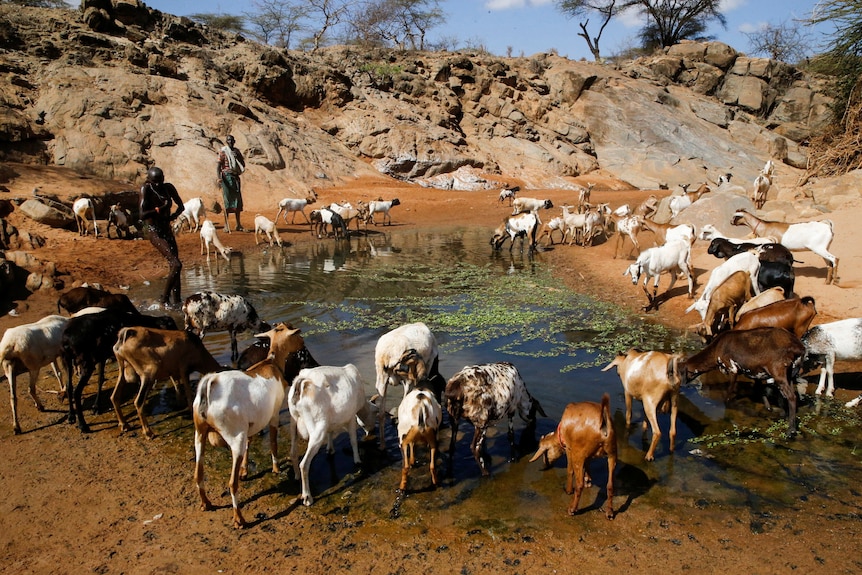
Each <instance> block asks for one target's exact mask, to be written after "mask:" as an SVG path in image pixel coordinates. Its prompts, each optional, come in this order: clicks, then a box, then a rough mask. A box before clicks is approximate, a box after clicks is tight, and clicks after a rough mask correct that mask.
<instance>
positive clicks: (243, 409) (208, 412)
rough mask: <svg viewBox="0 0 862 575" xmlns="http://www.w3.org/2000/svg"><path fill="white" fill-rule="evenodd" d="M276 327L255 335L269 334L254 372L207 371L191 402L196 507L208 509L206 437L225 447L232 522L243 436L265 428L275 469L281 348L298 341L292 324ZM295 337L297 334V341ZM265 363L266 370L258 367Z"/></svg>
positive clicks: (238, 519)
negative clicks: (228, 460) (265, 356)
mask: <svg viewBox="0 0 862 575" xmlns="http://www.w3.org/2000/svg"><path fill="white" fill-rule="evenodd" d="M281 327H282V326H277V327H276V328H275V329H272V330H270V331H268V332H266V333H262V334H259V335H258V337H268V338H269V339H270V354H269V357H268V359H266V360H264V361H262V362H260V363H258V364H256V365H255V366H252V368H250V369H249V371H254V370H255V368H258V373H266V374H267V375H249V374H247V373H245V372H242V371H238V370H232V371H221V372H217V373H209V374H207V375H205V376H204V377H202V378H201V380H200V383H199V384H198V390H197V394H196V396H195V401H194V405H193V407H192V415H193V417H194V424H195V485H196V486H197V488H198V494H199V495H200V498H201V509H202V510H204V511H208V510H210V509H212V507H213V506H212V503H210V500H209V499H208V498H207V495H206V489H205V486H204V450H205V448H206V441H207V440H209V443H210V444H212V445H214V446H221V447H230V452H231V459H232V465H231V473H230V483H229V485H230V497H231V501H232V503H233V526H234V527H235V528H241V527H245V525H246V523H245V519H244V518H243V516H242V513H241V512H240V510H239V501H238V499H237V491H238V490H239V480H240V478H241V477H245V476H246V474H247V464H248V440H249V437H251V436H253V435H255V434H256V433H258V432H260V431H262V430H263V429H264V428H266V427H267V426H268V427H269V436H270V456H271V459H272V471H273V473H278V471H279V470H278V456H277V452H276V447H277V438H278V419H279V413H280V411H281V407H282V405H283V404H284V392H285V388H286V387H287V383H288V382H286V381H284V379H283V374H282V372H281V366H282V365H284V363H283V361H284V360H283V358H284V357H286V353H285V352H286V350H287V349H289V348H290V347H291V346H296V345H300V344H301V345H303V346H304V343H302V341H301V338H300V336H299V335H298V334H299V330H298V329H279V328H281ZM297 338H300V339H299V340H298V341H297ZM264 367H267V368H269V369H263V368H264Z"/></svg>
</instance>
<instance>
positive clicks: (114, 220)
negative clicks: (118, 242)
mask: <svg viewBox="0 0 862 575" xmlns="http://www.w3.org/2000/svg"><path fill="white" fill-rule="evenodd" d="M131 221H132V216H131V215H129V212H127V211H126V210H125V209H123V206H121V205H120V204H113V205H111V207H110V209H109V210H108V225H107V229H106V230H105V237H106V238H109V239H110V237H111V226H114V228H115V229H116V230H117V238H118V239H119V238H128V237H129V236H131V234H132V232H131V229H130V228H129V226H130V225H131Z"/></svg>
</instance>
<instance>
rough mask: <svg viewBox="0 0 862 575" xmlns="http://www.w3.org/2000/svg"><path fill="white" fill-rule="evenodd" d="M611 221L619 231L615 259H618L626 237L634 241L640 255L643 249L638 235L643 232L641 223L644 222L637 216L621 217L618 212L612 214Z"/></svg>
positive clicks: (636, 250) (633, 243)
mask: <svg viewBox="0 0 862 575" xmlns="http://www.w3.org/2000/svg"><path fill="white" fill-rule="evenodd" d="M611 220H612V221H613V222H614V227H615V228H616V229H617V244H616V246H614V259H617V255H618V254H619V250H620V246H621V245H624V244H625V239H626V237H628V238H629V239H630V240H631V241H632V245H633V246H634V248H635V252H636V253H637V254H638V255H640V253H641V247H640V244H639V243H638V234H639V233H640V231H641V222H642V221H643V220H642V219H641V218H639V217H638V216H635V215H623V216H620V215H618V214H617V213H616V212H614V213H612V214H611Z"/></svg>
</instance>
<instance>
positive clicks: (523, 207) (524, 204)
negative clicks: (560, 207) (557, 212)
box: [512, 198, 554, 216]
mask: <svg viewBox="0 0 862 575" xmlns="http://www.w3.org/2000/svg"><path fill="white" fill-rule="evenodd" d="M553 207H554V203H553V202H552V201H551V200H537V199H536V198H515V200H514V201H513V202H512V215H513V216H516V215H518V214H520V213H521V212H533V213H535V214H538V213H539V210H541V209H543V208H544V209H546V210H550V209H551V208H553Z"/></svg>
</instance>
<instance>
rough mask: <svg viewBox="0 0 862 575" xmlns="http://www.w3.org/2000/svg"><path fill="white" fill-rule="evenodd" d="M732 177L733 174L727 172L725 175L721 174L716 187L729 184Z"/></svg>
mask: <svg viewBox="0 0 862 575" xmlns="http://www.w3.org/2000/svg"><path fill="white" fill-rule="evenodd" d="M731 177H733V174H731V173H730V172H727V173H726V174H721V175H719V176H718V185H719V186H722V185H724V184H729V183H730V178H731Z"/></svg>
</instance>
